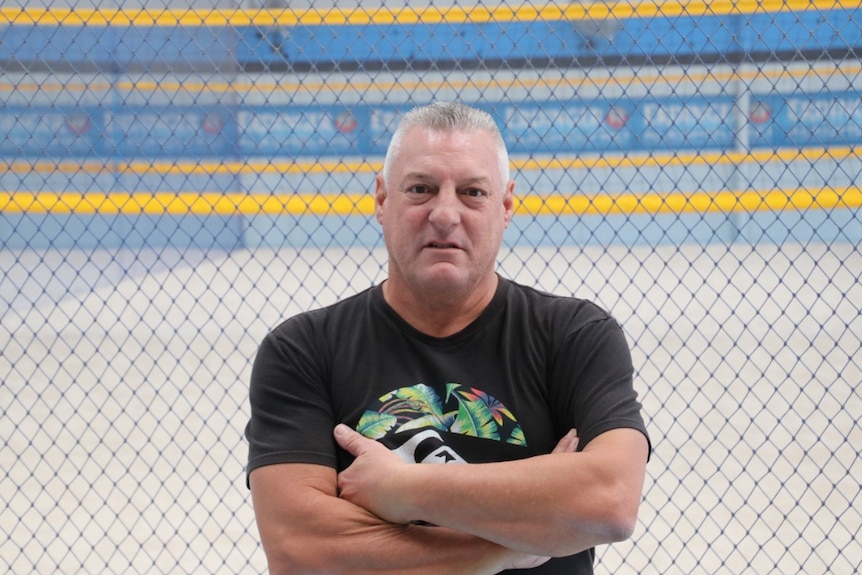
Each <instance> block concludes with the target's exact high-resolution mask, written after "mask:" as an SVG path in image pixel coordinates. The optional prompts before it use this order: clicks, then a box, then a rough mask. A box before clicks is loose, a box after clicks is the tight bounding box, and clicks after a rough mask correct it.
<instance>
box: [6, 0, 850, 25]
mask: <svg viewBox="0 0 862 575" xmlns="http://www.w3.org/2000/svg"><path fill="white" fill-rule="evenodd" d="M859 6H860V3H859V2H848V1H840V0H808V1H805V0H783V1H778V0H761V1H753V0H749V1H742V2H731V1H729V0H719V1H708V2H640V1H628V2H584V3H581V2H578V3H569V4H541V5H531V4H525V5H521V6H468V7H462V6H453V7H449V8H435V7H422V8H407V7H405V8H397V9H391V8H383V7H381V8H360V7H356V8H348V9H336V8H332V9H303V10H290V9H285V10H263V9H261V10H219V9H215V10H192V9H189V10H181V9H170V10H148V9H140V10H134V9H81V8H75V9H71V8H0V25H3V24H15V25H38V26H57V25H64V26H85V25H86V26H275V25H280V26H296V25H299V24H301V25H309V26H316V25H361V24H393V23H395V24H418V23H421V24H439V23H444V22H445V23H449V24H459V23H466V22H469V23H479V24H481V23H487V22H498V23H500V22H502V23H504V22H533V21H537V20H540V21H559V20H571V21H575V20H584V19H590V20H594V19H604V18H630V17H642V18H643V17H651V16H681V15H685V16H693V17H698V16H724V15H729V14H755V13H763V12H787V11H791V12H798V11H803V10H821V11H822V10H840V9H844V10H849V9H855V8H858V7H859Z"/></svg>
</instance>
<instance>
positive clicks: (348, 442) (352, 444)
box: [333, 423, 366, 457]
mask: <svg viewBox="0 0 862 575" xmlns="http://www.w3.org/2000/svg"><path fill="white" fill-rule="evenodd" d="M333 435H334V436H335V441H336V442H337V443H338V445H340V446H341V448H342V449H344V450H345V451H347V452H348V453H350V454H351V455H353V456H354V457H356V456H359V453H360V452H361V451H362V444H363V442H364V441H365V440H366V438H365V437H364V436H363V435H362V434H361V433H358V432H356V431H354V430H352V429H350V427H348V426H347V425H345V424H343V423H339V424H338V425H336V426H335V429H334V430H333Z"/></svg>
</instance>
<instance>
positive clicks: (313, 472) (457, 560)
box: [249, 425, 649, 575]
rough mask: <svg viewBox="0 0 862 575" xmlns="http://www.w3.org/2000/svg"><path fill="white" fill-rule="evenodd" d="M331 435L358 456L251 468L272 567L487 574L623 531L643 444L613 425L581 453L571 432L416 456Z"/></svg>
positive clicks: (638, 481) (342, 432) (353, 436)
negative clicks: (537, 442) (541, 445)
mask: <svg viewBox="0 0 862 575" xmlns="http://www.w3.org/2000/svg"><path fill="white" fill-rule="evenodd" d="M335 438H336V441H337V442H338V443H339V445H341V447H342V448H344V449H346V450H347V451H349V452H350V453H351V454H353V455H354V456H355V457H356V459H355V460H354V462H353V464H352V465H351V466H350V467H348V468H347V469H346V470H344V471H343V472H342V473H340V474H336V472H335V470H334V469H331V468H329V467H326V466H322V465H312V464H299V463H287V464H279V465H270V466H265V467H260V468H257V469H255V470H254V471H252V472H251V474H250V476H249V482H250V485H251V492H252V498H253V501H254V509H255V515H256V518H257V524H258V530H259V531H260V536H261V541H262V543H263V547H264V551H265V552H266V555H267V560H268V562H269V569H270V573H271V574H272V575H280V574H282V573H298V574H315V573H326V574H330V573H332V574H335V573H351V574H357V575H363V574H366V573H368V574H371V573H375V574H378V573H400V574H410V575H422V574H425V573H433V574H439V573H452V574H459V573H463V574H471V575H481V574H489V575H490V574H493V573H499V572H500V571H503V570H506V569H515V568H529V567H535V566H538V565H541V564H542V563H543V562H545V561H546V560H547V559H548V558H549V557H556V556H565V555H572V554H574V553H578V552H580V551H583V550H584V549H589V548H590V547H595V546H596V545H600V544H605V543H612V542H615V541H620V540H623V539H626V538H628V537H630V536H631V533H632V531H633V529H634V526H635V523H636V521H637V511H638V506H639V503H640V499H641V492H642V489H643V482H644V474H645V468H646V461H647V456H648V449H649V448H648V444H647V440H646V438H645V437H644V435H643V434H642V433H641V432H639V431H637V430H634V429H626V428H622V429H615V430H612V431H608V432H605V433H603V434H601V435H599V436H598V437H596V438H595V439H593V440H592V441H591V442H590V443H589V444H588V445H586V446H585V447H584V448H583V451H581V452H575V448H576V447H577V441H578V439H577V437H576V436H575V435H574V433H570V434H567V435H566V436H565V437H563V438H562V439H561V440H560V442H559V443H558V444H557V447H556V448H555V449H554V451H553V452H552V453H550V454H547V455H540V456H536V457H531V458H528V459H522V460H518V461H508V462H500V463H481V464H449V465H427V464H425V465H418V464H407V463H404V462H402V460H401V459H400V458H399V457H398V456H397V455H396V454H394V453H392V452H390V451H389V450H388V449H387V448H386V447H385V446H383V445H382V444H380V443H378V442H376V441H374V440H370V439H367V438H365V437H363V436H361V435H360V434H358V433H356V432H355V431H352V430H351V429H349V428H347V427H346V426H343V425H339V426H337V427H336V430H335ZM452 493H460V494H470V496H469V497H459V498H457V500H456V499H455V498H453V497H452V495H451V494H452ZM416 521H423V522H428V523H431V524H433V525H435V526H436V527H432V526H424V525H417V524H415V523H413V522H416Z"/></svg>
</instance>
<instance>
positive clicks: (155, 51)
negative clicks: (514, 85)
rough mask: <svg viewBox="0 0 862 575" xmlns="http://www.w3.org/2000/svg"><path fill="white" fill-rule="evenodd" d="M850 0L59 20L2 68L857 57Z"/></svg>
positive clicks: (17, 29)
mask: <svg viewBox="0 0 862 575" xmlns="http://www.w3.org/2000/svg"><path fill="white" fill-rule="evenodd" d="M860 21H862V14H860V9H858V8H842V7H838V8H836V9H833V10H810V11H781V12H757V13H754V14H729V15H728V14H717V15H714V14H710V13H708V12H707V13H705V14H698V15H686V14H682V15H679V16H662V15H658V16H652V17H640V18H620V19H607V20H598V21H592V20H572V21H568V20H533V21H517V20H516V21H508V22H479V23H474V22H470V21H469V19H468V20H467V21H460V22H451V23H450V22H441V23H428V24H426V23H408V24H391V23H384V24H376V23H369V24H351V25H329V24H315V25H305V24H299V25H296V26H289V27H285V26H277V27H259V26H245V25H243V26H235V27H232V26H217V25H213V26H179V25H167V26H150V25H131V26H128V25H111V26H63V25H40V26H33V25H29V24H28V25H24V24H12V25H9V26H6V27H4V28H2V29H0V68H4V67H6V68H8V67H10V66H11V67H15V68H20V67H24V68H28V69H52V67H56V65H58V64H62V65H65V66H67V67H70V68H72V69H76V68H77V69H81V68H85V67H90V68H97V69H102V70H118V71H121V70H124V69H127V68H129V67H135V66H137V67H150V66H153V65H155V64H163V65H165V66H169V65H173V66H177V65H179V66H183V67H187V68H188V67H191V68H200V69H211V68H213V67H215V68H225V67H232V66H238V67H239V68H240V69H245V70H247V71H254V70H258V69H262V68H279V69H314V70H318V71H327V70H334V69H339V70H348V69H350V68H365V69H382V68H386V69H404V68H410V69H427V68H429V67H433V68H437V69H445V68H452V67H457V68H464V67H470V66H482V67H485V68H487V67H489V66H495V65H504V66H507V67H511V66H522V65H527V66H542V65H547V64H549V63H556V64H572V63H578V62H580V63H598V64H606V65H609V64H619V63H626V64H661V63H674V62H676V63H692V62H703V63H716V62H739V61H744V60H747V59H750V60H756V61H766V60H770V61H774V60H792V59H797V58H800V57H802V58H814V59H816V58H825V57H845V56H851V55H858V54H859V51H860V50H862V26H860V25H859V24H858V23H859V22H860Z"/></svg>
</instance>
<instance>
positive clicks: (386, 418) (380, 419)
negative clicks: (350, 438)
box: [356, 410, 398, 439]
mask: <svg viewBox="0 0 862 575" xmlns="http://www.w3.org/2000/svg"><path fill="white" fill-rule="evenodd" d="M397 423H398V419H397V418H396V417H395V416H394V415H390V414H388V413H379V412H377V411H371V410H367V411H366V412H365V413H363V414H362V417H361V418H360V419H359V425H357V426H356V431H358V432H359V433H361V434H362V435H364V436H365V437H368V438H370V439H382V438H383V437H386V432H388V431H389V430H390V429H392V428H393V427H395V424H397Z"/></svg>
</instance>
